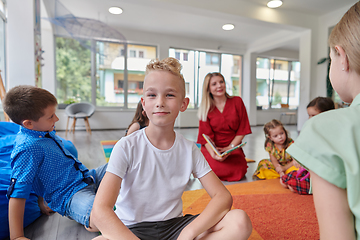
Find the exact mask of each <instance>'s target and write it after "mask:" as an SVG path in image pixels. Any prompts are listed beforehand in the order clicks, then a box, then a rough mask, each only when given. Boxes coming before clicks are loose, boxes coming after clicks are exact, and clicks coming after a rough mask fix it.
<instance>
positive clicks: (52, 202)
mask: <svg viewBox="0 0 360 240" xmlns="http://www.w3.org/2000/svg"><path fill="white" fill-rule="evenodd" d="M3 105H4V111H5V112H6V113H7V114H8V115H9V117H10V118H11V120H13V121H14V122H15V123H17V124H19V125H20V131H19V132H18V134H17V137H16V139H15V145H14V149H13V151H12V153H11V168H12V173H11V182H10V186H9V188H8V191H7V197H8V198H9V227H10V239H17V238H22V239H27V238H25V237H24V231H23V217H24V208H25V201H26V199H27V198H28V197H29V195H30V192H31V191H34V192H35V194H37V195H38V196H39V197H40V200H41V201H39V205H40V208H42V209H44V210H45V211H47V212H50V211H51V210H52V211H55V212H58V213H59V214H61V215H63V216H67V217H69V218H70V219H74V220H76V221H77V222H79V223H81V224H83V225H85V227H86V228H87V229H88V230H89V231H97V229H96V228H95V227H94V225H93V224H92V223H91V222H90V212H91V209H92V204H93V201H94V198H95V193H96V191H97V188H98V186H99V184H100V181H101V179H102V177H103V175H104V174H105V170H106V166H107V165H103V166H101V167H99V168H97V169H93V170H90V171H89V170H88V169H87V168H86V167H85V166H84V165H83V164H82V163H81V162H80V161H79V160H78V159H76V157H74V156H73V155H72V154H71V153H70V152H69V151H68V150H67V149H66V148H65V147H64V144H63V143H62V141H61V139H60V138H59V137H58V136H56V135H55V130H54V127H55V123H56V122H57V121H58V120H59V118H58V117H57V116H56V113H55V112H56V107H57V100H56V98H55V97H54V95H52V94H51V93H50V92H48V91H46V90H45V89H41V88H37V87H34V86H17V87H14V88H12V89H10V91H9V92H8V93H7V94H6V95H5V98H4V101H3ZM44 201H45V202H46V203H47V205H48V207H46V204H45V202H44Z"/></svg>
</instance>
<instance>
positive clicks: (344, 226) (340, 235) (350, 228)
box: [310, 171, 356, 240]
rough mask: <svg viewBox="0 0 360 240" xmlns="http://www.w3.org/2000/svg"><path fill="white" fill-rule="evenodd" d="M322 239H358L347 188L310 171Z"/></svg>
mask: <svg viewBox="0 0 360 240" xmlns="http://www.w3.org/2000/svg"><path fill="white" fill-rule="evenodd" d="M310 176H311V181H312V186H313V193H314V204H315V209H316V216H317V218H318V222H319V228H320V238H321V239H330V240H331V239H348V240H351V239H356V237H355V224H354V216H353V214H352V212H351V210H350V208H349V204H348V200H347V194H346V190H345V189H342V188H339V187H337V186H335V185H333V184H331V183H329V182H328V181H326V180H324V179H323V178H321V177H319V176H318V175H317V174H315V173H314V172H312V171H310Z"/></svg>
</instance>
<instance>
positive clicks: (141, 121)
mask: <svg viewBox="0 0 360 240" xmlns="http://www.w3.org/2000/svg"><path fill="white" fill-rule="evenodd" d="M147 125H149V119H148V117H147V116H146V113H145V111H144V109H143V107H142V104H141V100H140V101H139V103H138V105H137V108H136V112H135V116H134V118H133V120H132V121H131V123H130V125H129V127H128V128H127V129H126V131H125V136H127V135H130V134H131V133H133V132H135V131H137V130H139V129H143V128H144V127H146V126H147Z"/></svg>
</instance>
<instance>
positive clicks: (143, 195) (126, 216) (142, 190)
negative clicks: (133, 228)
mask: <svg viewBox="0 0 360 240" xmlns="http://www.w3.org/2000/svg"><path fill="white" fill-rule="evenodd" d="M106 171H108V172H111V173H113V174H115V175H117V176H119V177H120V178H122V184H121V189H120V194H119V196H118V198H117V201H116V204H115V207H116V210H115V213H116V214H117V216H118V217H119V218H120V220H121V221H122V222H123V223H124V224H125V225H131V224H135V223H138V222H143V221H164V220H168V219H171V218H175V217H179V216H182V200H181V196H182V194H183V192H184V190H185V187H186V185H187V183H188V181H189V178H190V175H191V174H193V175H194V177H196V178H201V177H203V176H205V175H206V174H207V173H209V172H210V171H211V168H210V166H209V165H208V163H207V161H206V160H205V158H204V156H203V155H202V153H201V152H200V150H199V149H198V147H197V146H196V145H195V143H194V142H191V141H189V140H187V139H185V138H184V137H183V136H182V135H181V134H179V133H176V138H175V142H174V145H173V146H172V147H171V148H170V149H168V150H160V149H157V148H156V147H154V146H153V145H152V144H151V143H150V141H149V139H148V138H147V136H146V134H145V129H141V130H139V131H137V132H135V133H133V134H131V135H129V136H127V137H124V138H122V139H120V141H118V142H117V143H116V145H115V146H114V149H113V151H112V153H111V156H110V159H109V164H108V167H107V170H106Z"/></svg>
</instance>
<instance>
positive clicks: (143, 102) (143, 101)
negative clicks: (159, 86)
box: [141, 97, 145, 111]
mask: <svg viewBox="0 0 360 240" xmlns="http://www.w3.org/2000/svg"><path fill="white" fill-rule="evenodd" d="M141 105H142V108H143V109H144V111H145V100H144V98H143V97H141Z"/></svg>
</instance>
